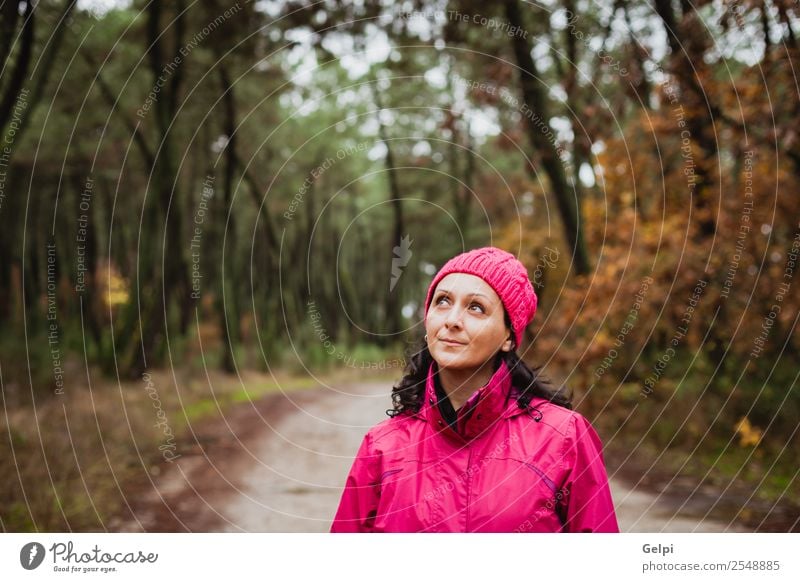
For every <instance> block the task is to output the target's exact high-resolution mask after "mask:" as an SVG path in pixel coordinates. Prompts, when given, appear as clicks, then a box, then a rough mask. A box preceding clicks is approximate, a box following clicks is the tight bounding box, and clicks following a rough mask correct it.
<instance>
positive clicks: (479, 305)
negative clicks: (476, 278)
mask: <svg viewBox="0 0 800 582" xmlns="http://www.w3.org/2000/svg"><path fill="white" fill-rule="evenodd" d="M469 307H470V309H472V308H473V307H477V308H478V309H479V310H480V312H481V313H484V312H485V311H486V310H485V309H484V308H483V305H481V304H480V303H473V304H472V305H470V306H469Z"/></svg>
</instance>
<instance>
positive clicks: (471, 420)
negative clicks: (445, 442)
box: [420, 362, 521, 440]
mask: <svg viewBox="0 0 800 582" xmlns="http://www.w3.org/2000/svg"><path fill="white" fill-rule="evenodd" d="M437 373H438V367H437V365H436V362H433V363H432V364H431V366H430V368H429V369H428V378H427V382H426V386H425V401H424V402H423V404H422V408H421V409H420V413H421V416H422V417H423V418H425V419H426V420H427V422H428V423H429V424H430V425H431V427H432V428H433V429H434V430H436V431H438V432H440V433H443V434H445V435H446V436H448V437H451V438H455V439H460V440H471V439H473V438H475V437H477V436H480V435H481V434H483V433H484V432H485V431H486V430H487V429H488V428H489V427H490V426H491V425H492V424H493V423H494V422H496V421H497V420H499V419H500V418H501V417H504V416H507V415H510V414H513V411H512V410H510V409H511V408H512V407H513V408H514V409H516V410H519V411H520V412H521V410H520V409H519V407H518V406H517V403H516V399H515V398H513V397H511V396H510V392H511V372H510V371H509V369H508V367H507V366H506V364H505V362H501V363H500V366H499V367H498V368H497V370H496V371H495V372H494V374H493V375H492V377H491V378H489V381H488V382H487V383H486V385H484V386H483V387H481V388H479V389H478V390H476V391H475V392H474V393H473V394H472V396H470V397H469V398H468V399H467V401H466V402H465V403H464V405H463V406H462V407H461V408H460V409H459V410H458V411H457V416H458V421H457V423H456V426H455V428H456V430H453V429H452V428H450V426H449V425H448V424H447V421H446V420H445V419H444V418H443V417H442V414H441V411H440V410H439V399H438V397H437V394H436V387H435V385H434V377H435V375H436V374H437Z"/></svg>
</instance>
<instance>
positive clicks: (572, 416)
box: [529, 397, 588, 436]
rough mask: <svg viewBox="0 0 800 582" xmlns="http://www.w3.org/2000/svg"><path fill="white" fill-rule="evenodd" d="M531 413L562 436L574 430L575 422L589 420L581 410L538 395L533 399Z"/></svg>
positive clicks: (535, 418)
mask: <svg viewBox="0 0 800 582" xmlns="http://www.w3.org/2000/svg"><path fill="white" fill-rule="evenodd" d="M537 412H538V414H537ZM529 415H530V416H532V417H533V418H534V420H536V421H537V422H539V423H541V424H545V425H547V426H549V427H550V428H552V429H553V430H555V431H556V432H558V433H560V434H561V435H562V436H568V435H569V433H570V432H571V431H574V430H575V429H574V428H573V427H574V426H575V424H577V423H580V422H581V421H583V422H588V421H586V419H585V418H584V417H583V416H582V415H581V414H580V413H579V412H575V411H574V410H569V409H568V408H564V407H563V406H559V405H558V404H553V403H552V402H550V401H548V400H545V399H544V398H538V397H537V398H533V399H531V404H530V412H529Z"/></svg>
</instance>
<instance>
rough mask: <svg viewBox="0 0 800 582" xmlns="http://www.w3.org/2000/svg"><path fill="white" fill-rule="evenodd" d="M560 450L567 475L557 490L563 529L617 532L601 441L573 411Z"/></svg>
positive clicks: (581, 417)
mask: <svg viewBox="0 0 800 582" xmlns="http://www.w3.org/2000/svg"><path fill="white" fill-rule="evenodd" d="M565 445H566V450H565V453H564V456H565V459H564V460H565V463H566V466H567V478H566V481H565V484H564V486H563V488H562V490H561V491H560V494H561V496H562V497H561V505H562V515H563V516H564V521H565V524H564V529H563V531H565V532H614V533H616V532H619V525H618V524H617V516H616V513H615V512H614V502H613V500H612V498H611V489H610V488H609V485H608V475H607V474H606V468H605V464H604V462H603V452H602V449H603V444H602V442H601V441H600V437H599V436H597V432H595V430H594V428H593V427H592V425H591V424H590V423H589V421H588V420H586V419H585V418H584V417H583V416H581V415H580V414H575V415H573V418H572V422H571V426H570V430H569V432H568V435H567V442H566V443H565Z"/></svg>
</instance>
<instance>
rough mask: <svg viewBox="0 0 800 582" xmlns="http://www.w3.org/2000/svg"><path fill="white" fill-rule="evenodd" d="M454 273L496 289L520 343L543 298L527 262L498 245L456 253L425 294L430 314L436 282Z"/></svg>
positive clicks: (437, 274) (426, 306) (426, 308)
mask: <svg viewBox="0 0 800 582" xmlns="http://www.w3.org/2000/svg"><path fill="white" fill-rule="evenodd" d="M450 273H467V274H469V275H475V276H476V277H480V278H481V279H483V280H484V281H486V282H487V283H488V284H489V285H490V286H491V288H492V289H494V291H495V293H497V295H498V296H499V297H500V300H501V301H502V302H503V307H505V309H506V313H508V317H509V319H510V320H511V327H512V328H513V329H514V336H515V339H516V345H517V346H519V344H520V340H521V339H522V332H523V330H524V329H525V327H526V326H527V325H528V324H529V323H530V322H531V321H532V320H533V316H534V315H535V314H536V304H537V303H538V301H539V300H538V298H537V297H536V292H535V291H534V290H533V285H531V281H530V279H529V278H528V271H527V269H526V268H525V265H523V264H522V263H520V262H519V261H518V260H517V258H516V257H515V256H514V255H512V254H511V253H507V252H506V251H504V250H501V249H498V248H495V247H483V248H481V249H475V250H472V251H469V252H466V253H463V254H460V255H457V256H455V257H453V258H452V259H450V260H449V261H447V262H446V263H445V264H444V266H443V267H442V268H441V269H440V270H439V272H438V273H436V276H435V277H434V278H433V281H432V282H431V286H430V287H428V296H427V297H426V298H425V316H426V318H427V313H428V308H429V307H430V304H431V299H432V298H433V291H434V289H436V285H438V284H439V281H441V280H442V279H444V278H445V277H446V276H447V275H449V274H450Z"/></svg>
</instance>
